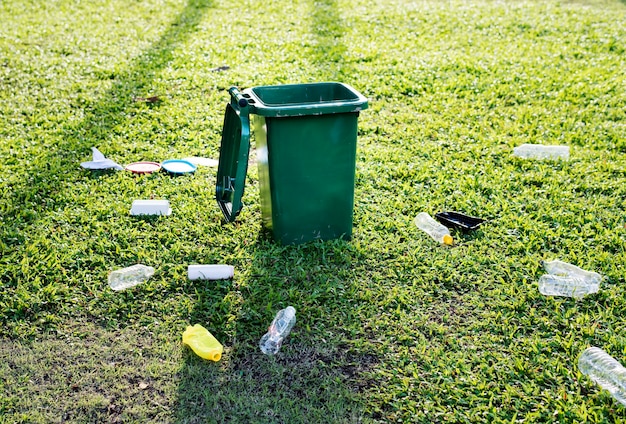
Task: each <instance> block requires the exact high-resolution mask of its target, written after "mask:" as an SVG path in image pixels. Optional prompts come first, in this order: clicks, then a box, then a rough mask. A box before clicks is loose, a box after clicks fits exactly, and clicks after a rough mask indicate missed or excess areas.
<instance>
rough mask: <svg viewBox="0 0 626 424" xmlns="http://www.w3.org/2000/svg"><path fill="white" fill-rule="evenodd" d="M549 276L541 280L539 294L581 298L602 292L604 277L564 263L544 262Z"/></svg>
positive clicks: (542, 277) (544, 276)
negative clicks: (601, 285)
mask: <svg viewBox="0 0 626 424" xmlns="http://www.w3.org/2000/svg"><path fill="white" fill-rule="evenodd" d="M543 267H544V268H545V270H546V271H547V272H548V274H545V275H542V276H541V277H540V278H539V292H540V293H541V294H543V295H546V296H566V297H573V298H577V299H579V298H581V297H583V296H585V295H587V294H591V293H597V292H598V290H600V283H601V282H602V276H601V275H600V274H598V273H597V272H591V271H585V270H584V269H581V268H579V267H577V266H575V265H572V264H568V263H567V262H563V261H558V260H554V261H544V262H543Z"/></svg>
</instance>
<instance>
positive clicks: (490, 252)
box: [0, 0, 626, 423]
mask: <svg viewBox="0 0 626 424" xmlns="http://www.w3.org/2000/svg"><path fill="white" fill-rule="evenodd" d="M0 21H1V22H2V25H0V159H1V160H0V423H22V422H24V423H26V422H28V423H31V422H32V423H47V422H77V423H94V422H124V423H129V422H138V423H145V422H154V423H162V422H180V423H199V422H216V423H224V422H236V423H257V422H258V423H327V422H332V423H357V422H363V423H367V422H423V423H427V422H496V423H504V422H572V423H574V422H593V423H605V422H606V423H619V422H626V409H625V408H624V407H622V406H621V405H620V404H619V403H617V402H616V401H614V400H613V398H612V397H611V396H610V395H609V394H608V393H607V392H606V391H602V390H600V389H599V388H598V387H597V386H596V385H595V384H594V383H593V382H591V381H590V380H589V379H588V378H587V377H585V376H584V375H582V374H581V373H580V372H579V371H578V367H577V358H578V355H579V354H580V353H581V352H582V351H583V350H584V349H585V348H587V347H589V346H592V345H593V346H598V347H601V348H602V349H604V350H606V351H607V352H608V353H609V354H611V355H612V356H614V357H615V358H616V359H617V360H619V361H620V362H621V363H622V364H626V334H624V327H625V325H626V285H625V275H626V271H625V264H626V250H625V245H626V218H625V217H626V214H625V212H624V211H625V209H626V74H625V71H624V70H625V69H626V47H625V46H626V2H624V1H621V0H604V1H603V0H571V1H569V0H561V1H559V0H534V1H533V0H528V1H514V0H511V1H496V0H476V1H461V0H445V1H443V0H441V1H439V0H414V1H409V0H373V1H372V0H369V1H365V0H349V1H348V0H346V1H336V0H316V1H313V0H297V1H293V2H285V1H278V0H267V1H265V2H262V3H260V2H253V1H250V0H234V1H229V2H227V1H223V0H188V1H186V0H168V1H163V0H161V1H160V0H125V1H122V0H94V1H90V2H80V1H75V0H52V1H47V2H40V1H34V0H30V1H17V0H8V1H3V2H0ZM314 81H341V82H346V83H349V84H350V85H352V86H354V87H355V88H356V89H357V90H359V91H360V92H361V93H363V94H364V95H365V96H366V97H367V98H368V99H369V109H368V110H366V111H364V112H363V113H362V114H361V116H360V117H359V137H358V152H357V163H356V188H355V191H356V194H355V214H354V235H353V239H352V240H351V241H328V242H313V243H308V244H305V245H302V246H280V245H278V244H276V243H274V242H273V241H272V240H271V238H270V235H269V234H268V232H267V231H266V230H264V229H263V228H262V227H261V212H260V206H259V181H258V175H257V167H256V164H255V162H254V161H251V164H250V168H249V171H248V178H247V184H246V192H245V196H244V202H245V205H246V206H245V208H244V210H243V212H242V214H241V215H240V217H239V219H238V220H237V222H236V223H234V224H226V223H224V221H223V218H222V216H221V212H220V211H219V208H218V207H217V204H216V202H215V199H214V192H215V180H216V175H215V174H216V169H215V168H210V167H199V169H198V170H197V172H196V173H195V174H193V175H186V176H180V177H171V176H169V175H167V174H165V173H158V174H152V175H139V176H138V175H133V174H130V173H128V172H125V171H118V172H110V171H109V172H107V171H97V172H89V171H86V170H83V169H81V168H80V166H79V163H80V162H82V161H86V160H90V158H91V150H90V149H91V147H92V146H95V147H98V148H99V149H100V150H101V151H102V152H103V153H104V154H105V155H106V156H107V157H109V158H111V159H113V160H115V161H117V162H118V163H120V164H122V165H125V164H128V163H131V162H134V161H139V160H153V161H158V162H160V161H163V160H165V159H171V158H181V157H188V156H204V157H209V158H218V156H219V144H220V137H221V129H222V123H223V112H224V107H225V105H226V103H227V102H228V100H229V97H228V93H227V91H226V90H227V89H228V87H230V86H233V85H235V86H238V87H240V88H242V89H243V88H248V87H253V86H259V85H273V84H285V83H305V82H314ZM155 96H156V97H158V101H156V102H147V101H145V99H146V98H150V97H155ZM253 141H254V140H253ZM522 143H538V144H562V145H568V146H570V149H571V158H570V160H569V161H534V160H522V159H519V158H515V157H513V156H512V152H513V148H514V147H515V146H518V145H520V144H522ZM251 156H252V157H254V152H252V154H251ZM321 183H323V182H321ZM150 197H154V198H159V199H168V200H169V201H170V203H171V205H172V209H173V213H172V215H171V216H169V217H163V218H148V219H138V218H136V217H131V216H130V215H129V209H130V205H131V203H132V201H133V200H134V199H147V198H150ZM442 210H456V211H461V212H465V213H467V214H470V215H475V216H480V217H483V218H486V219H488V221H487V222H486V223H485V224H484V225H483V226H482V227H481V228H480V229H479V230H478V231H475V232H472V233H465V234H464V233H460V232H456V231H454V232H453V236H454V238H455V240H456V243H455V246H453V247H451V248H447V247H443V246H440V245H438V244H437V243H435V242H433V241H432V240H431V239H430V238H428V237H427V236H426V235H425V234H423V233H421V232H420V231H419V230H418V229H417V228H416V227H415V226H414V225H413V223H412V220H413V218H414V217H415V216H416V215H417V214H418V213H419V212H421V211H426V212H429V213H430V214H431V215H432V214H434V213H436V212H439V211H442ZM552 258H557V259H561V260H564V261H566V262H570V263H573V264H576V265H578V266H580V267H582V268H584V269H588V270H591V271H596V272H599V273H600V274H602V275H603V276H605V280H604V281H603V283H602V286H601V290H600V292H599V293H597V294H594V295H590V296H587V297H585V298H583V299H582V300H578V301H577V300H574V299H568V298H554V297H545V296H543V295H541V294H540V293H539V292H538V289H537V280H538V278H539V277H540V276H541V275H542V274H543V270H542V267H541V261H542V260H543V259H552ZM134 263H144V264H146V265H151V266H153V267H155V268H156V270H157V271H156V274H155V275H154V277H153V278H151V279H150V280H149V281H148V282H147V283H145V284H143V285H140V286H137V287H134V288H132V289H129V290H126V291H122V292H114V291H112V290H111V289H110V288H109V287H108V285H107V274H108V272H110V271H111V270H114V269H117V268H121V267H124V266H129V265H132V264H134ZM198 263H200V264H210V263H227V264H231V265H234V266H235V277H234V278H233V279H232V280H227V281H221V282H208V281H189V280H188V279H187V276H186V271H187V265H189V264H198ZM287 305H293V306H294V307H295V308H296V309H297V319H298V322H297V324H296V327H295V328H294V330H293V332H292V334H291V335H290V337H289V338H288V340H287V341H286V343H285V345H284V346H283V348H282V350H281V352H280V353H279V354H278V355H277V356H276V357H266V356H264V355H262V354H261V352H260V351H259V349H258V340H259V339H260V337H261V336H262V335H263V333H264V332H265V330H266V328H267V326H268V325H269V323H270V322H271V319H272V317H273V316H274V314H275V313H276V312H277V311H278V310H279V309H281V308H283V307H285V306H287ZM195 323H200V324H202V325H203V326H205V327H206V328H208V329H209V330H210V331H211V332H212V333H213V334H214V335H215V336H216V337H217V338H218V340H220V341H221V342H222V343H223V345H224V346H225V352H224V355H223V357H222V360H221V361H220V362H218V363H213V362H208V361H204V360H202V359H200V358H198V357H197V356H195V355H194V354H193V353H192V352H191V351H190V350H189V349H188V348H186V347H185V346H183V345H182V343H181V337H182V333H183V331H184V329H185V328H186V326H187V325H191V324H195Z"/></svg>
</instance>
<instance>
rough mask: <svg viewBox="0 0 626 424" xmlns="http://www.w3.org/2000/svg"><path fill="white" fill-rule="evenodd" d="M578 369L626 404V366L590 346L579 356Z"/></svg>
mask: <svg viewBox="0 0 626 424" xmlns="http://www.w3.org/2000/svg"><path fill="white" fill-rule="evenodd" d="M578 369H579V370H580V372H581V373H583V374H584V375H586V376H588V377H589V378H590V379H591V380H593V382H595V383H596V384H598V385H599V386H600V387H602V388H603V389H604V390H607V391H608V392H609V393H610V394H611V396H613V397H614V398H615V399H616V400H617V401H619V402H620V403H621V404H623V405H624V406H626V368H624V367H623V366H622V364H620V363H619V362H618V361H617V360H615V359H614V358H613V357H611V356H610V355H609V354H608V353H606V352H605V351H603V350H602V349H600V348H598V347H594V346H592V347H589V348H587V349H585V350H584V351H583V353H581V355H580V357H579V358H578Z"/></svg>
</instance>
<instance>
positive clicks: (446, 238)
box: [443, 234, 454, 246]
mask: <svg viewBox="0 0 626 424" xmlns="http://www.w3.org/2000/svg"><path fill="white" fill-rule="evenodd" d="M452 243H454V241H453V240H452V236H451V235H450V234H446V235H445V236H443V244H447V245H448V246H452Z"/></svg>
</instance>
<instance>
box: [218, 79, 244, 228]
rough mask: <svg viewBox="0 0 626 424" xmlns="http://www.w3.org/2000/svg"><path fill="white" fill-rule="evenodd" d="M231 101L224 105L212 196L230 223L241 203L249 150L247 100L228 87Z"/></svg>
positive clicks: (241, 205) (233, 88) (234, 89)
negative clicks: (213, 193)
mask: <svg viewBox="0 0 626 424" xmlns="http://www.w3.org/2000/svg"><path fill="white" fill-rule="evenodd" d="M228 91H229V93H230V96H231V100H230V103H229V104H228V105H226V112H225V113H224V127H223V128H222V143H221V146H220V161H219V165H218V168H217V183H216V186H215V197H216V199H217V203H218V205H219V206H220V209H221V210H222V212H223V213H224V216H225V217H226V220H227V221H228V222H233V221H234V220H235V218H236V217H237V215H238V214H239V212H241V208H242V207H243V204H242V203H241V198H242V197H243V190H244V187H245V183H246V173H247V172H248V155H249V153H250V117H249V108H248V101H247V100H246V99H245V98H244V97H243V96H242V95H241V93H240V92H239V90H237V88H235V87H231V88H230V89H229V90H228Z"/></svg>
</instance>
